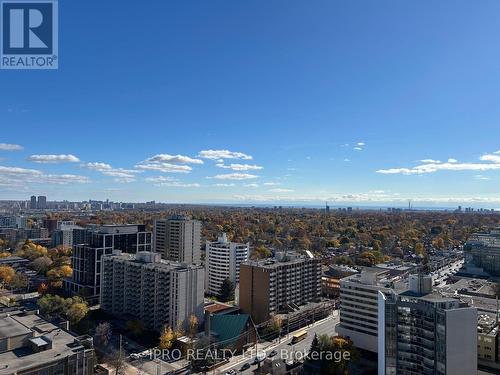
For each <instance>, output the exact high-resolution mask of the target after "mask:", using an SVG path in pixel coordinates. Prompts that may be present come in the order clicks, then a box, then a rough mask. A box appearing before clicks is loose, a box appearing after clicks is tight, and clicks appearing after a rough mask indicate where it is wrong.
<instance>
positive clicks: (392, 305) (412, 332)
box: [378, 275, 477, 375]
mask: <svg viewBox="0 0 500 375" xmlns="http://www.w3.org/2000/svg"><path fill="white" fill-rule="evenodd" d="M379 315H380V317H381V319H380V326H379V342H378V345H379V348H378V366H379V371H378V373H379V375H414V374H433V375H470V374H475V373H477V311H476V309H475V308H474V307H469V306H468V305H467V304H465V303H462V302H460V300H458V299H453V298H447V297H443V296H441V295H440V294H438V293H433V292H432V279H431V277H430V276H422V275H412V276H410V288H409V290H407V291H405V292H401V293H395V292H393V293H390V294H384V293H382V292H380V293H379Z"/></svg>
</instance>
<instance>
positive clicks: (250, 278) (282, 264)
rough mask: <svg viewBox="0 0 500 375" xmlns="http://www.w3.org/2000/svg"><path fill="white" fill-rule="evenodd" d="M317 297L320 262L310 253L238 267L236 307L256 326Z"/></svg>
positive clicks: (280, 256)
mask: <svg viewBox="0 0 500 375" xmlns="http://www.w3.org/2000/svg"><path fill="white" fill-rule="evenodd" d="M320 297H321V260H320V259H317V258H313V257H312V255H310V254H308V256H299V255H297V254H294V253H288V254H285V253H279V254H277V256H276V258H274V259H264V260H260V261H249V262H245V263H242V264H241V266H240V287H239V302H240V307H241V309H242V311H243V312H244V313H247V314H250V315H251V316H252V319H253V320H254V322H255V323H257V324H259V323H262V322H264V321H267V320H269V319H270V317H271V315H274V314H277V313H281V312H286V311H293V310H295V309H297V307H299V306H301V305H304V304H306V303H308V302H310V301H314V300H316V299H318V298H320Z"/></svg>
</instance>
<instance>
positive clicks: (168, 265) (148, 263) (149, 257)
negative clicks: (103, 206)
mask: <svg viewBox="0 0 500 375" xmlns="http://www.w3.org/2000/svg"><path fill="white" fill-rule="evenodd" d="M104 257H105V258H113V259H115V260H119V261H124V262H131V263H137V264H141V265H143V266H144V267H149V268H163V269H168V270H171V269H176V270H182V269H185V270H188V269H198V268H203V266H200V265H196V264H188V263H180V262H174V261H168V260H165V259H161V254H159V253H155V252H152V251H139V252H137V253H136V254H129V253H122V252H121V251H120V250H113V254H111V255H104Z"/></svg>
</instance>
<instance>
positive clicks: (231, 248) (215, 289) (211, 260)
mask: <svg viewBox="0 0 500 375" xmlns="http://www.w3.org/2000/svg"><path fill="white" fill-rule="evenodd" d="M249 254H250V244H248V243H246V244H242V243H235V242H230V241H228V239H227V235H226V233H223V234H222V236H221V237H219V238H218V240H217V241H215V242H210V241H207V243H206V252H205V277H206V281H205V287H206V291H207V293H209V294H212V295H218V294H219V292H220V288H221V285H222V282H223V281H224V279H229V280H231V282H232V283H233V285H236V284H238V283H239V282H240V264H241V263H243V262H246V261H247V260H248V256H249Z"/></svg>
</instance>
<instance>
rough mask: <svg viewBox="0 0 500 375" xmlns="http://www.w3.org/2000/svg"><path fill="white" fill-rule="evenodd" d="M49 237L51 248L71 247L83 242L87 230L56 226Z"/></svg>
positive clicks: (76, 226) (77, 227) (76, 227)
mask: <svg viewBox="0 0 500 375" xmlns="http://www.w3.org/2000/svg"><path fill="white" fill-rule="evenodd" d="M57 227H58V229H56V230H55V231H54V232H53V233H52V236H51V240H52V247H58V246H63V247H71V248H72V247H73V245H76V244H82V243H84V242H85V234H86V233H87V230H86V229H84V228H82V227H79V226H78V225H74V224H73V225H64V224H63V225H58V226H57Z"/></svg>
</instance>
